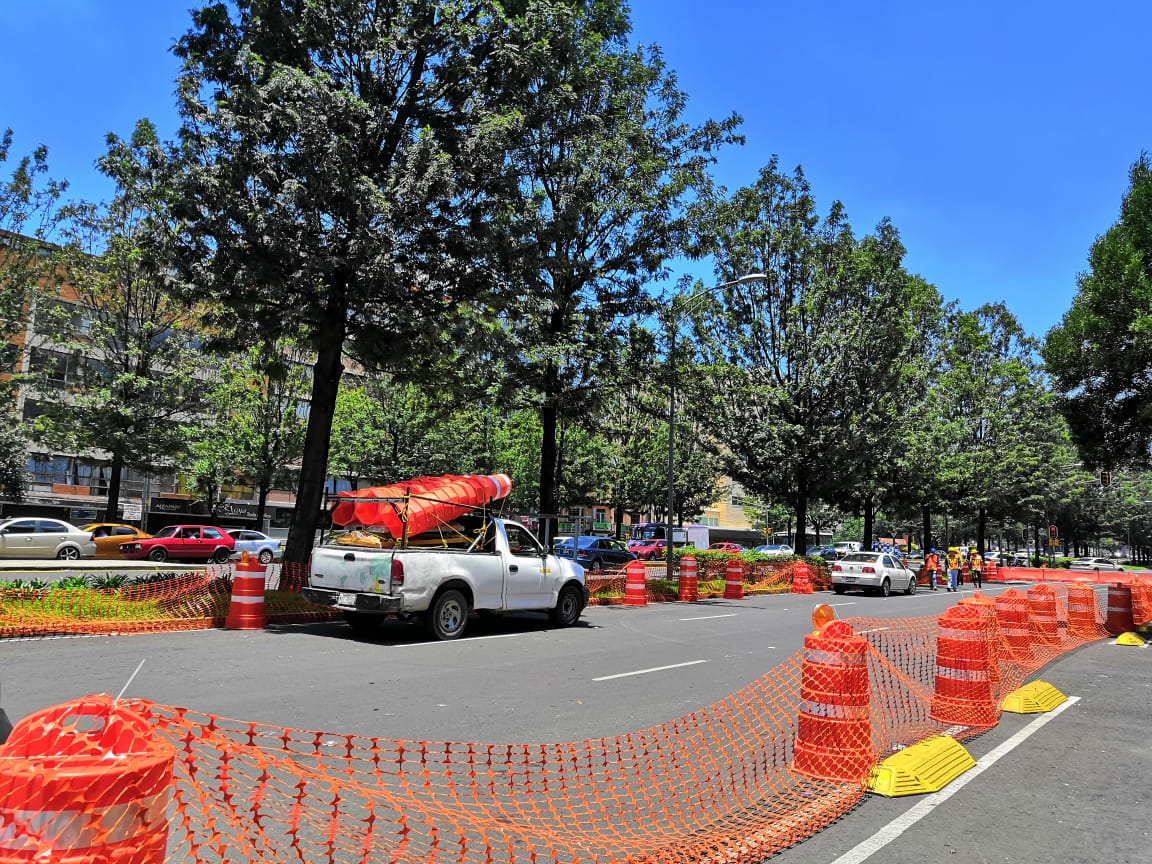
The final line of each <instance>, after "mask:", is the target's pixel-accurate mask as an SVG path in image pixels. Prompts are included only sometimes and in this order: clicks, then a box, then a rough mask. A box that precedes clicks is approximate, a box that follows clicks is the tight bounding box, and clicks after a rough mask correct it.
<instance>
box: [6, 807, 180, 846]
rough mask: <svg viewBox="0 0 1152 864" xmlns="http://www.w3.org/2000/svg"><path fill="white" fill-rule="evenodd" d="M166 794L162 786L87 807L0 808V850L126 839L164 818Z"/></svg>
mask: <svg viewBox="0 0 1152 864" xmlns="http://www.w3.org/2000/svg"><path fill="white" fill-rule="evenodd" d="M170 797H171V789H165V790H164V791H163V792H159V793H157V794H156V795H149V796H148V797H146V798H141V799H139V800H137V801H129V802H127V803H125V804H116V805H113V806H111V807H93V808H91V809H90V810H9V809H7V808H4V807H0V849H9V850H18V851H26V850H28V849H29V847H42V848H43V847H47V849H46V850H43V851H56V850H60V851H66V850H76V849H87V848H90V847H96V846H104V845H107V844H109V843H119V842H121V841H123V840H129V839H131V838H133V837H136V836H138V835H140V834H146V833H148V832H149V831H152V830H154V829H155V828H157V827H158V826H160V825H162V824H163V823H164V822H165V821H166V820H167V811H168V800H169V798H170ZM41 854H43V852H42V853H41ZM30 860H31V859H30ZM37 860H39V859H37ZM44 860H45V861H48V860H51V859H50V858H45V859H44Z"/></svg>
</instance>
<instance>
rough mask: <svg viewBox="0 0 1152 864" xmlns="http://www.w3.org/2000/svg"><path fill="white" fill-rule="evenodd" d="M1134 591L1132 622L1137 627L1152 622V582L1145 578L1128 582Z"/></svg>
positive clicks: (1130, 588)
mask: <svg viewBox="0 0 1152 864" xmlns="http://www.w3.org/2000/svg"><path fill="white" fill-rule="evenodd" d="M1128 589H1129V590H1130V591H1131V592H1132V623H1133V624H1134V625H1136V626H1137V627H1140V626H1143V625H1146V624H1152V584H1149V583H1148V582H1147V581H1146V580H1145V579H1143V578H1136V579H1133V580H1132V581H1131V582H1129V583H1128Z"/></svg>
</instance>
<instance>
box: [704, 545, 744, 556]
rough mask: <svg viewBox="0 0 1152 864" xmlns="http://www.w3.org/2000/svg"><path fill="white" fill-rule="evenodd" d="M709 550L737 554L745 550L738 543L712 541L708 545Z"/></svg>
mask: <svg viewBox="0 0 1152 864" xmlns="http://www.w3.org/2000/svg"><path fill="white" fill-rule="evenodd" d="M708 551H709V552H731V553H733V554H739V553H740V552H744V551H746V550H745V549H744V547H743V546H741V545H740V544H739V543H713V544H712V545H711V546H709V547H708Z"/></svg>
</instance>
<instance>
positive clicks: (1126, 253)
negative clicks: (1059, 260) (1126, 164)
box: [1043, 153, 1152, 468]
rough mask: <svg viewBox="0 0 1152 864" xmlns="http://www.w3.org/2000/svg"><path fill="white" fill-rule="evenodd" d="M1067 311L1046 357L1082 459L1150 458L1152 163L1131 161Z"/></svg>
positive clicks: (1107, 462)
mask: <svg viewBox="0 0 1152 864" xmlns="http://www.w3.org/2000/svg"><path fill="white" fill-rule="evenodd" d="M1078 283H1079V286H1078V287H1079V290H1078V292H1077V294H1076V296H1075V298H1073V300H1072V308H1071V309H1069V310H1068V311H1067V312H1066V313H1065V314H1064V318H1063V320H1062V321H1061V322H1060V324H1059V325H1058V326H1056V327H1053V328H1052V330H1050V331H1049V333H1048V336H1047V339H1046V340H1045V343H1044V348H1043V353H1044V359H1045V361H1046V362H1047V364H1048V370H1049V372H1050V373H1051V375H1052V376H1053V378H1054V379H1055V389H1056V392H1057V393H1058V394H1059V405H1060V410H1061V412H1062V413H1063V414H1064V417H1065V418H1066V419H1067V421H1068V426H1069V428H1070V429H1071V430H1072V438H1073V440H1074V441H1075V442H1076V446H1077V447H1078V448H1079V450H1080V453H1081V456H1082V458H1083V459H1084V461H1085V462H1086V463H1087V464H1088V465H1090V466H1099V467H1104V468H1111V467H1113V466H1120V465H1125V464H1146V463H1147V462H1148V460H1149V456H1150V455H1152V338H1150V337H1152V162H1150V161H1149V157H1148V154H1147V153H1142V154H1141V155H1140V158H1139V159H1137V160H1136V162H1135V164H1133V165H1132V168H1131V171H1130V172H1129V186H1128V190H1127V192H1126V193H1125V195H1124V198H1123V201H1122V203H1121V205H1120V218H1119V220H1117V222H1116V224H1115V225H1113V226H1112V227H1111V228H1109V229H1108V230H1107V231H1106V232H1105V233H1104V234H1103V235H1102V236H1100V237H1098V238H1097V239H1096V241H1095V242H1094V243H1093V244H1092V248H1091V250H1090V251H1089V253H1088V270H1087V271H1086V272H1085V273H1082V274H1081V275H1080V276H1079V278H1078Z"/></svg>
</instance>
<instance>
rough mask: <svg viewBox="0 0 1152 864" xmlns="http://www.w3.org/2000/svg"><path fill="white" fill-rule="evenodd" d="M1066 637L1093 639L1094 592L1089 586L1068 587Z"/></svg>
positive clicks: (1094, 631)
mask: <svg viewBox="0 0 1152 864" xmlns="http://www.w3.org/2000/svg"><path fill="white" fill-rule="evenodd" d="M1068 635H1069V636H1076V637H1079V638H1081V639H1093V638H1095V637H1097V636H1099V635H1100V633H1099V631H1098V630H1097V627H1096V592H1095V590H1093V588H1092V586H1091V585H1069V586H1068Z"/></svg>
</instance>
